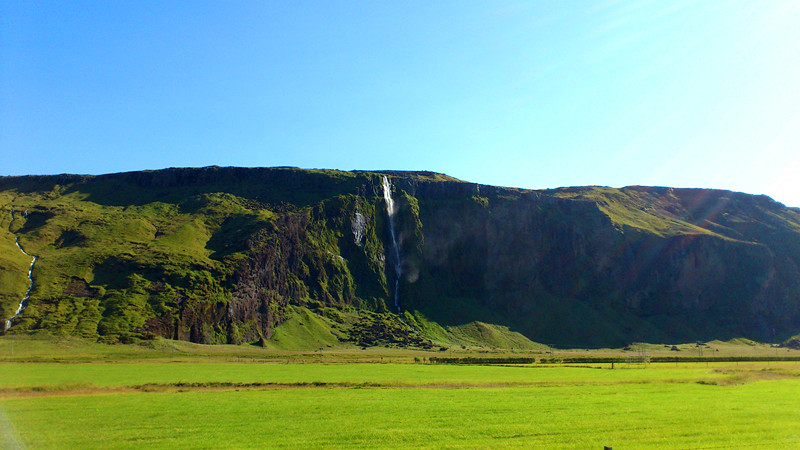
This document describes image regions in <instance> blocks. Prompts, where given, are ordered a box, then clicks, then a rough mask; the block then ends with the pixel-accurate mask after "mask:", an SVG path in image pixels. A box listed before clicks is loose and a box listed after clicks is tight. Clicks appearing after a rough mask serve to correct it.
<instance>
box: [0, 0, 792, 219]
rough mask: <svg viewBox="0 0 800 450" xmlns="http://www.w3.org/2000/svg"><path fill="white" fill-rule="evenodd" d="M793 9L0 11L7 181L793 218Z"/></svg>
mask: <svg viewBox="0 0 800 450" xmlns="http://www.w3.org/2000/svg"><path fill="white" fill-rule="evenodd" d="M798 24H800V2H798V1H791V2H789V1H779V0H767V1H714V0H708V1H706V0H698V1H695V0H693V1H685V2H684V1H680V0H677V1H673V0H669V1H661V0H657V1H641V2H618V1H603V2H574V1H549V0H548V1H541V2H506V1H482V2H472V1H465V0H458V1H436V0H433V1H431V0H424V1H394V2H388V1H376V2H367V1H363V2H362V1H352V0H348V1H329V0H325V1H313V2H312V1H294V0H293V1H252V2H245V1H218V2H204V1H188V0H187V1H180V2H175V1H154V2H150V1H138V0H137V1H98V2H83V1H36V2H33V1H27V0H24V1H13V0H4V1H3V2H1V3H0V174H4V175H21V174H54V173H65V172H66V173H91V174H99V173H108V172H119V171H129V170H141V169H159V168H164V167H173V166H179V167H196V166H206V165H223V166H227V165H233V166H276V165H290V166H299V167H306V168H332V169H343V170H351V169H409V170H432V171H437V172H444V173H447V174H450V175H453V176H455V177H458V178H461V179H464V180H468V181H475V182H480V183H487V184H495V185H504V186H516V187H526V188H548V187H558V186H568V185H587V184H594V185H608V186H615V187H620V186H625V185H632V184H643V185H667V186H677V187H713V188H723V189H733V190H738V191H744V192H749V193H759V194H762V193H763V194H767V195H770V196H772V197H773V198H775V199H776V200H778V201H781V202H784V203H786V204H787V205H789V206H800V145H799V144H800V63H798V60H800V59H799V58H800V25H798Z"/></svg>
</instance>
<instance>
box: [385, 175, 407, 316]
mask: <svg viewBox="0 0 800 450" xmlns="http://www.w3.org/2000/svg"><path fill="white" fill-rule="evenodd" d="M383 199H384V200H385V201H386V215H387V216H389V234H390V235H391V237H392V251H391V254H392V264H393V265H394V272H395V279H394V307H395V308H396V309H397V313H398V314H400V298H399V289H400V278H401V277H402V276H403V267H402V265H401V264H400V247H399V246H398V245H397V232H396V231H395V224H394V215H395V213H396V212H397V211H396V209H395V205H394V200H393V199H392V185H391V184H389V179H388V178H386V175H384V176H383Z"/></svg>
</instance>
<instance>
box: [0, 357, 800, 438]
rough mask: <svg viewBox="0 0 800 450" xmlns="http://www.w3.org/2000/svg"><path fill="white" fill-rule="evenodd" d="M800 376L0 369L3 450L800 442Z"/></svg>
mask: <svg viewBox="0 0 800 450" xmlns="http://www.w3.org/2000/svg"><path fill="white" fill-rule="evenodd" d="M797 370H798V368H797V366H796V365H789V364H785V365H775V364H773V365H771V366H767V365H766V364H764V365H762V366H757V365H748V366H735V365H734V366H730V365H729V366H719V367H713V366H712V367H705V365H689V364H687V365H682V366H677V367H676V366H674V365H673V366H671V367H670V366H669V365H663V366H658V365H651V366H650V367H649V368H647V369H633V368H631V369H617V370H609V369H593V368H583V367H558V366H554V367H487V366H429V365H413V364H349V365H347V364H338V365H327V364H217V363H207V364H199V363H198V364H175V363H161V364H158V363H155V364H153V363H127V364H0V371H1V372H0V373H1V374H2V376H1V377H0V384H2V390H0V432H2V434H3V436H4V439H5V441H0V447H2V446H6V447H13V446H18V445H24V446H26V447H30V448H65V447H69V448H120V447H122V448H134V447H136V448H140V447H142V446H147V447H173V448H185V447H193V448H258V447H300V448H304V447H330V448H341V447H364V448H373V447H409V446H413V447H504V446H507V447H538V448H602V446H604V445H609V446H613V447H614V448H641V447H665V448H709V447H711V448H713V447H723V448H725V447H728V448H746V447H761V448H798V447H800V378H798V377H797ZM226 383H227V384H226ZM238 383H241V385H239V384H238ZM246 383H250V384H249V385H246ZM259 383H260V384H259ZM268 383H279V384H276V385H274V386H273V385H269V384H268ZM309 383H317V384H316V385H314V384H309ZM335 383H339V384H335ZM364 383H367V384H364ZM504 383H505V384H504ZM145 385H146V386H145Z"/></svg>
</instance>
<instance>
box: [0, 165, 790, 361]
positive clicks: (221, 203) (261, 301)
mask: <svg viewBox="0 0 800 450" xmlns="http://www.w3.org/2000/svg"><path fill="white" fill-rule="evenodd" d="M383 176H387V178H388V179H389V180H390V181H391V185H392V198H393V199H394V200H395V202H396V203H397V205H398V208H397V214H396V216H395V226H396V232H397V233H396V235H397V241H398V246H399V248H400V255H401V264H402V268H403V270H402V276H401V280H400V281H399V284H398V285H399V293H398V295H399V299H400V305H401V308H402V310H403V313H402V315H403V317H404V318H405V323H401V322H398V323H397V324H395V325H396V326H395V325H392V326H391V327H389V328H392V327H394V328H403V327H404V326H406V327H407V326H408V325H411V326H412V327H413V328H414V329H415V330H416V333H417V334H421V335H425V333H426V330H430V329H431V327H430V324H435V326H436V327H441V329H450V328H451V327H459V326H464V325H467V324H471V323H488V324H496V325H502V326H505V327H508V328H509V329H510V330H512V331H517V332H519V333H522V334H523V335H525V336H526V337H527V338H529V339H531V340H533V341H537V342H543V343H548V344H553V345H559V346H567V345H570V346H599V345H620V344H625V343H628V342H631V341H650V342H676V341H690V340H706V339H714V338H723V339H724V338H730V337H738V336H742V337H748V338H751V339H757V340H762V341H772V342H774V341H779V340H782V339H785V338H787V337H789V336H791V335H794V334H797V333H798V332H800V308H799V307H798V306H800V211H798V210H796V209H792V208H786V207H785V206H783V205H781V204H779V203H776V202H774V201H772V200H771V199H769V198H767V197H763V196H760V197H759V196H751V195H746V194H740V193H733V192H727V191H717V190H703V189H671V188H656V187H638V186H637V187H627V188H622V189H612V188H604V187H581V188H565V189H557V190H547V191H526V190H520V189H510V188H500V187H493V186H483V185H476V184H472V183H465V182H461V181H458V180H455V179H453V178H450V177H447V176H444V175H440V174H434V173H428V172H391V171H387V172H381V173H378V172H337V171H315V170H300V169H293V168H271V169H245V168H219V167H208V168H201V169H166V170H160V171H148V172H131V173H122V174H110V175H102V176H77V175H61V176H30V177H3V178H0V205H2V208H3V214H2V215H0V241H2V242H0V268H2V272H0V274H2V275H0V276H2V278H1V279H0V281H2V283H0V312H2V313H3V314H4V317H6V318H7V317H11V316H12V315H13V314H14V311H15V310H16V308H17V307H18V304H19V299H20V298H21V294H24V292H25V286H26V283H27V278H26V273H25V270H24V268H25V265H26V264H27V263H29V261H28V262H27V263H26V258H25V257H24V255H22V256H20V254H18V253H19V251H18V250H17V249H16V247H15V246H14V239H15V238H17V237H18V238H19V239H20V242H21V243H22V244H23V245H24V248H25V249H26V251H27V252H28V253H30V254H32V255H36V256H38V257H39V260H38V262H37V265H36V271H37V273H36V274H35V280H36V282H35V285H34V289H33V291H32V295H31V300H30V302H29V304H28V306H27V308H26V309H25V311H24V312H23V313H22V314H21V315H20V316H19V317H18V318H16V319H15V320H14V321H13V325H12V328H11V331H12V332H23V331H25V330H31V329H37V328H45V329H50V330H54V331H56V332H62V333H71V334H79V335H83V336H87V337H96V338H98V339H100V340H104V341H111V342H113V341H117V340H121V341H126V340H132V339H140V338H146V337H147V336H152V335H161V336H165V337H170V338H175V339H184V340H192V341H195V342H205V343H222V342H230V343H241V342H254V341H261V342H263V341H268V340H269V339H270V338H271V337H272V335H273V332H274V330H275V327H276V326H277V325H278V324H280V323H282V322H283V321H284V320H286V318H287V314H289V312H290V311H291V310H292V308H293V307H295V306H303V307H306V308H309V309H311V310H313V311H316V312H317V313H318V314H319V315H320V316H321V317H326V318H327V319H326V320H329V321H331V323H338V324H339V325H337V327H339V328H338V329H339V330H341V335H339V338H341V339H347V338H348V336H347V335H348V330H356V329H358V330H363V329H372V328H374V327H373V325H369V326H366V325H365V323H367V322H365V320H366V319H364V318H365V317H367V316H369V317H370V319H369V321H368V323H369V324H373V323H383V322H386V321H387V320H388V321H391V320H392V319H391V317H396V316H394V313H395V310H394V302H393V299H392V298H391V297H392V295H393V290H394V285H395V279H394V278H395V277H396V272H395V271H394V270H393V269H392V268H391V267H389V265H390V262H389V259H388V258H389V253H388V249H389V245H390V238H389V236H390V233H389V229H388V227H389V221H388V220H387V216H386V209H385V203H384V200H383V192H382V187H381V181H382V177H383ZM9 210H14V211H15V212H16V220H15V221H14V222H13V223H10V219H11V215H10V213H9ZM342 312H351V313H353V314H355V315H354V316H353V315H351V316H352V317H355V319H346V318H344V319H343V318H342ZM359 315H360V316H359ZM358 317H361V319H358ZM375 317H383V318H384V319H385V320H383V319H382V321H381V320H378V321H377V322H376V319H375ZM362 319H363V320H362ZM348 320H349V321H350V322H353V321H355V322H356V323H348ZM380 328H381V327H378V329H379V330H378V331H377V332H378V333H379V332H380ZM405 334H408V333H405ZM411 334H414V333H413V332H412V333H411ZM437 336H439V335H436V336H434V335H430V336H422V337H427V338H431V339H433V340H436V339H437ZM417 337H418V338H419V336H417ZM439 337H440V336H439ZM418 341H419V339H417V340H416V341H415V342H418Z"/></svg>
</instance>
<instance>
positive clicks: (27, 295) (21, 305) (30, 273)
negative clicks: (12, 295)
mask: <svg viewBox="0 0 800 450" xmlns="http://www.w3.org/2000/svg"><path fill="white" fill-rule="evenodd" d="M13 224H14V210H13V209H12V210H11V223H9V224H8V230H9V231H11V225H13ZM15 242H16V243H17V248H18V249H19V251H21V252H22V253H24V254H25V256H29V257H30V258H31V265H30V267H28V281H30V284H29V285H28V291H27V292H25V297H23V299H22V301H21V302H19V307H18V308H17V312H16V313H14V315H13V316H11V317H10V318H9V319H8V320H6V324H5V328H4V329H5V330H8V329H9V328H11V321H12V320H14V319H15V318H17V316H19V315H20V314H22V311H24V310H25V307H26V306H28V299H30V298H31V291H32V290H33V265H34V264H36V260H37V259H39V258H37V257H36V256H33V255H31V254H29V253H28V252H26V251H25V250H24V249H23V248H22V246H21V245H19V238H18V237H17V238H16V240H15Z"/></svg>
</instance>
